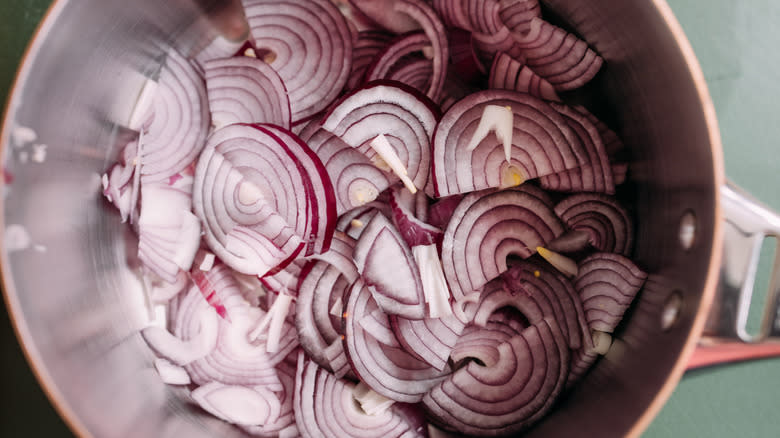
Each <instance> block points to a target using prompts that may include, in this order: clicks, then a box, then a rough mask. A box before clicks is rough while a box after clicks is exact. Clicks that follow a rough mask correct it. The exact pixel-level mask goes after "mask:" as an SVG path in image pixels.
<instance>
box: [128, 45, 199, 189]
mask: <svg viewBox="0 0 780 438" xmlns="http://www.w3.org/2000/svg"><path fill="white" fill-rule="evenodd" d="M143 120H144V122H143V126H142V127H141V129H142V131H143V137H142V138H141V140H140V143H139V155H140V163H141V171H140V174H141V178H142V180H143V181H144V182H160V181H167V180H168V178H170V177H171V176H172V175H175V174H176V173H179V172H182V171H183V170H184V169H186V168H187V167H188V166H189V165H190V164H191V163H192V162H194V161H195V160H196V159H197V157H198V154H199V153H200V151H201V149H202V148H203V145H204V143H205V141H206V135H207V134H208V128H209V108H208V98H207V96H206V84H205V83H204V81H203V78H202V77H201V76H200V73H199V72H198V71H197V70H196V69H195V68H194V66H193V65H192V64H191V63H190V62H189V61H188V60H186V59H185V58H184V57H182V56H181V55H180V54H179V53H178V52H176V51H175V50H170V51H169V52H168V53H167V56H166V59H165V64H164V65H163V67H162V71H161V72H160V78H159V81H158V86H157V88H156V91H155V95H154V97H153V101H152V105H151V108H150V110H149V112H147V114H146V115H145V116H144V118H143Z"/></svg>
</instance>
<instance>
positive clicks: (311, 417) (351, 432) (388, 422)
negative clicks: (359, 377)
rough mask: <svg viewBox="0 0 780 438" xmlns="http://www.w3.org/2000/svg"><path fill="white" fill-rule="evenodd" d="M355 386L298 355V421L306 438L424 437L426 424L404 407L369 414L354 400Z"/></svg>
mask: <svg viewBox="0 0 780 438" xmlns="http://www.w3.org/2000/svg"><path fill="white" fill-rule="evenodd" d="M354 391H355V384H354V383H352V382H347V381H344V380H340V379H338V378H337V377H335V376H334V375H332V374H330V373H328V372H327V371H326V370H324V369H322V368H319V367H318V366H317V364H315V363H314V362H311V361H308V360H306V359H305V358H304V356H303V355H299V356H298V373H297V375H296V378H295V419H296V422H297V424H298V428H299V430H300V432H301V433H302V434H303V436H312V437H314V436H320V437H328V438H347V437H355V438H370V437H376V438H384V437H391V436H392V437H396V436H397V437H401V436H425V435H426V431H425V421H424V420H423V419H422V418H421V416H420V415H419V413H418V414H410V412H409V410H408V409H405V408H404V407H403V406H401V405H393V406H391V407H390V408H389V409H388V410H385V411H384V412H382V413H378V414H375V415H368V414H366V413H365V412H364V411H363V410H362V409H361V408H360V406H359V405H358V403H357V402H356V400H355V399H354V398H353V393H354Z"/></svg>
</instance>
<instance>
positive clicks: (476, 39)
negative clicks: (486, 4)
mask: <svg viewBox="0 0 780 438" xmlns="http://www.w3.org/2000/svg"><path fill="white" fill-rule="evenodd" d="M471 44H472V45H473V46H474V53H476V55H477V57H478V58H479V60H480V61H481V62H482V63H483V64H484V65H485V66H489V65H491V64H492V63H493V58H495V56H496V55H497V54H498V53H501V52H504V53H507V54H509V55H510V56H512V57H513V58H517V59H522V54H521V53H520V49H519V48H518V47H517V44H516V41H515V36H514V34H512V31H510V30H509V28H508V27H506V26H502V27H501V28H500V29H499V30H498V32H496V33H479V32H474V33H472V34H471Z"/></svg>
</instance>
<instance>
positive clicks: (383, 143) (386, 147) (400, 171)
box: [369, 134, 417, 193]
mask: <svg viewBox="0 0 780 438" xmlns="http://www.w3.org/2000/svg"><path fill="white" fill-rule="evenodd" d="M369 145H370V146H371V148H372V149H373V150H375V151H376V153H377V154H379V156H380V157H381V158H382V160H384V162H385V163H387V165H388V166H390V169H392V170H393V173H395V174H396V175H398V178H400V179H401V182H403V183H404V185H405V186H406V188H407V189H409V191H410V192H412V193H417V187H415V186H414V182H412V180H411V178H409V175H408V172H407V171H406V166H405V165H404V163H403V162H402V161H401V159H400V158H399V157H398V154H396V153H395V149H393V146H392V145H391V144H390V142H389V141H387V137H385V135H384V134H379V135H377V136H376V138H374V139H373V140H371V143H370V144H369Z"/></svg>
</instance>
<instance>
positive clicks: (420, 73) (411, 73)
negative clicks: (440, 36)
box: [388, 58, 433, 93]
mask: <svg viewBox="0 0 780 438" xmlns="http://www.w3.org/2000/svg"><path fill="white" fill-rule="evenodd" d="M432 74H433V64H432V63H431V61H430V60H429V59H426V58H422V59H416V60H413V61H411V60H410V61H409V62H408V63H406V64H404V65H401V66H398V67H397V68H394V69H393V71H391V72H390V74H389V76H388V79H390V80H393V81H398V82H401V83H404V84H406V85H408V86H410V87H412V88H414V89H416V90H419V91H420V92H421V93H424V92H425V90H426V88H427V87H428V84H429V83H430V81H431V75H432Z"/></svg>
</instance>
